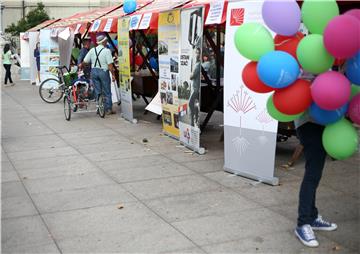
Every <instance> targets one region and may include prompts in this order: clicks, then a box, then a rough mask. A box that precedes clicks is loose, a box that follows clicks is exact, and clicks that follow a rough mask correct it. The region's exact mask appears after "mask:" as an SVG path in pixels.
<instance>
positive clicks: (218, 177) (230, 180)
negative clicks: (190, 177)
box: [204, 171, 262, 189]
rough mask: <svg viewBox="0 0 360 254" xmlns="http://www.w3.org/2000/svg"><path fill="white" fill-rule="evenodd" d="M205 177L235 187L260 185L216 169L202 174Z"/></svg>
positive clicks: (244, 187)
mask: <svg viewBox="0 0 360 254" xmlns="http://www.w3.org/2000/svg"><path fill="white" fill-rule="evenodd" d="M204 176H205V177H207V178H209V179H211V180H213V181H216V182H218V183H219V184H221V185H223V186H226V187H229V188H236V189H254V187H257V186H262V184H259V183H258V182H256V181H254V180H250V179H247V178H244V177H241V176H237V175H235V174H230V173H228V172H225V171H217V172H211V173H207V174H204Z"/></svg>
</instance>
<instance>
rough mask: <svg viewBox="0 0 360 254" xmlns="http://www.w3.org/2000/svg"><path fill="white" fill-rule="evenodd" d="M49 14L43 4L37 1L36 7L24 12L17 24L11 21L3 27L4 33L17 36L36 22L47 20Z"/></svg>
mask: <svg viewBox="0 0 360 254" xmlns="http://www.w3.org/2000/svg"><path fill="white" fill-rule="evenodd" d="M49 19H50V18H49V15H48V14H47V13H46V10H45V5H44V4H43V3H41V2H40V3H38V4H37V7H36V8H35V9H33V10H31V11H29V12H28V14H26V16H25V18H22V19H20V20H19V21H18V22H17V24H15V23H12V24H11V25H10V26H8V27H7V28H6V29H5V32H6V33H10V34H11V35H13V36H18V35H19V34H20V33H21V32H25V31H27V30H29V29H30V28H32V27H35V26H37V25H38V24H40V23H42V22H44V21H46V20H49Z"/></svg>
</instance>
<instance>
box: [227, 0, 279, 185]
mask: <svg viewBox="0 0 360 254" xmlns="http://www.w3.org/2000/svg"><path fill="white" fill-rule="evenodd" d="M261 7H262V2H261V1H241V2H231V3H229V6H228V12H227V22H226V39H225V41H226V44H225V68H224V70H225V72H224V79H225V80H224V83H225V84H226V86H224V132H225V139H224V142H225V144H224V147H225V166H224V168H225V170H226V171H229V172H232V173H235V174H238V175H241V176H245V177H247V178H251V179H255V180H258V181H262V182H266V183H269V184H274V185H276V184H277V183H278V179H277V178H275V177H274V166H275V149H276V137H277V124H278V123H277V121H275V120H273V119H272V118H271V117H270V116H269V115H268V113H267V109H266V102H267V99H268V97H269V94H258V93H255V92H252V91H250V90H249V89H247V88H246V86H245V85H244V83H243V81H242V79H241V73H242V70H243V68H244V66H245V65H246V64H247V63H248V62H249V60H248V59H245V58H244V57H243V56H241V55H240V54H239V53H238V51H237V49H236V48H235V43H234V34H235V32H236V30H237V28H238V27H239V26H241V25H242V24H243V23H248V22H258V23H262V24H264V22H263V20H262V15H261ZM259 154H261V159H259Z"/></svg>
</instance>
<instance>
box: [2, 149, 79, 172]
mask: <svg viewBox="0 0 360 254" xmlns="http://www.w3.org/2000/svg"><path fill="white" fill-rule="evenodd" d="M77 154H78V152H77V151H76V150H75V149H74V148H72V147H70V146H66V147H59V148H50V149H39V150H32V151H24V152H14V153H8V156H9V159H10V160H12V161H20V160H32V159H43V158H51V157H65V156H71V155H77ZM15 167H16V166H15Z"/></svg>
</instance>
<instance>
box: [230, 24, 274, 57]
mask: <svg viewBox="0 0 360 254" xmlns="http://www.w3.org/2000/svg"><path fill="white" fill-rule="evenodd" d="M234 39H235V46H236V48H237V50H238V51H239V53H240V54H241V55H242V56H244V57H246V58H248V59H250V60H252V61H259V59H260V57H262V56H263V55H264V54H266V53H267V52H270V51H273V50H274V49H275V45H274V40H273V38H272V36H271V34H270V32H269V31H268V30H267V29H266V28H265V27H264V26H263V25H261V24H258V23H246V24H243V25H241V26H239V28H238V29H237V30H236V32H235V37H234Z"/></svg>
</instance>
